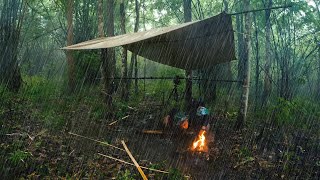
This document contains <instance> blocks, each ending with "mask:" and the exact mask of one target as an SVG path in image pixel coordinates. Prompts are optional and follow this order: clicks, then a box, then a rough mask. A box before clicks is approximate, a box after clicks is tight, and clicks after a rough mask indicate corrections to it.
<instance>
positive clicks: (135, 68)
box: [133, 0, 140, 94]
mask: <svg viewBox="0 0 320 180" xmlns="http://www.w3.org/2000/svg"><path fill="white" fill-rule="evenodd" d="M135 4H136V5H135V11H136V21H135V25H134V32H138V30H139V23H140V21H139V20H140V12H139V10H140V5H139V1H138V0H135ZM133 56H134V78H135V80H134V91H135V93H136V94H137V93H138V55H137V54H134V55H133Z"/></svg>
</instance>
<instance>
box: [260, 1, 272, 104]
mask: <svg viewBox="0 0 320 180" xmlns="http://www.w3.org/2000/svg"><path fill="white" fill-rule="evenodd" d="M271 6H272V0H268V4H267V8H270V7H271ZM270 13H271V10H270V9H267V10H266V11H265V19H266V24H265V26H266V33H265V35H266V36H265V38H266V41H265V46H266V52H265V66H264V73H265V75H264V88H263V95H262V105H263V106H265V105H266V104H267V103H268V98H269V96H270V94H271V88H272V87H271V74H270V67H271V45H270V39H271V38H270V37H271V34H270V32H271V22H270Z"/></svg>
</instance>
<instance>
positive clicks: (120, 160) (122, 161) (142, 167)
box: [98, 153, 169, 174]
mask: <svg viewBox="0 0 320 180" xmlns="http://www.w3.org/2000/svg"><path fill="white" fill-rule="evenodd" d="M98 155H100V156H103V157H106V158H109V159H112V160H115V161H118V162H121V163H124V164H128V165H131V166H135V165H134V164H133V163H129V162H127V161H124V160H122V159H117V158H114V157H112V156H108V155H104V154H101V153H98ZM140 167H141V169H147V170H150V171H154V172H159V173H164V174H169V172H168V171H162V170H158V169H152V168H147V167H144V166H140Z"/></svg>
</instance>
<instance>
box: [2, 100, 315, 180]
mask: <svg viewBox="0 0 320 180" xmlns="http://www.w3.org/2000/svg"><path fill="white" fill-rule="evenodd" d="M25 103H26V102H24V101H22V100H21V99H15V104H20V107H28V106H27V104H25ZM13 107H16V106H13ZM129 109H130V110H129V111H127V112H126V113H125V114H124V117H125V116H127V118H125V119H123V120H119V121H117V122H116V123H114V124H113V125H109V124H110V123H111V122H113V121H114V120H112V121H108V122H106V121H88V119H90V118H88V114H90V111H91V109H90V108H89V107H88V106H86V105H83V106H81V107H80V108H78V109H77V110H75V111H72V112H69V113H70V114H69V117H70V119H71V120H72V121H71V122H72V125H71V131H72V133H76V134H79V135H82V136H85V137H90V138H93V139H96V140H100V141H103V142H107V143H110V144H112V145H115V146H117V147H120V148H122V144H121V140H124V141H125V142H126V143H127V146H128V147H129V149H130V150H131V152H132V154H133V156H134V157H135V158H136V159H137V161H138V163H139V164H140V165H142V166H146V167H150V168H154V169H159V170H165V171H168V172H169V174H163V173H157V172H153V171H149V170H144V171H145V173H146V175H147V176H148V178H149V179H183V177H186V176H187V177H189V179H265V178H272V179H291V178H296V177H297V176H298V175H299V177H305V178H308V179H317V177H319V167H320V165H319V166H317V167H313V169H309V172H308V173H306V174H303V175H301V173H303V172H301V171H294V170H290V168H288V170H287V171H284V170H283V169H285V168H283V167H284V166H286V165H287V166H288V167H289V165H290V164H289V163H291V162H289V161H284V160H283V159H282V160H280V161H279V160H275V154H274V152H272V151H264V152H261V151H259V150H258V147H257V145H256V144H255V143H254V142H252V141H251V140H248V138H250V137H252V134H253V133H254V132H253V131H252V130H250V131H249V130H248V129H244V130H243V131H241V132H236V131H234V130H233V128H232V127H233V124H234V121H233V120H232V119H228V118H226V116H225V115H223V114H220V115H218V114H217V115H216V118H215V122H214V123H213V126H212V128H211V131H212V133H213V134H214V137H215V138H214V142H213V144H212V146H211V147H210V151H209V152H210V159H209V160H205V159H204V158H202V156H198V155H197V154H196V155H194V154H193V155H192V154H190V153H187V152H186V151H184V150H183V149H187V147H188V145H189V144H190V141H192V140H193V138H194V137H192V136H190V137H188V136H185V137H183V138H187V139H189V141H184V140H181V139H180V138H181V137H180V136H177V135H174V134H173V135H171V136H170V135H151V134H144V133H142V130H144V129H145V130H155V129H159V128H160V125H159V122H160V120H161V119H162V117H163V115H164V112H163V110H162V109H163V107H162V106H160V105H157V104H156V103H154V102H152V101H146V102H142V103H140V104H138V105H137V106H136V107H130V108H129ZM36 111H37V109H28V108H9V109H7V110H5V111H3V112H2V113H1V114H0V117H1V119H3V121H2V123H1V124H0V125H1V129H2V130H1V134H0V140H1V141H0V160H1V162H2V165H1V167H0V176H2V178H1V179H19V178H25V179H43V178H53V179H55V178H60V179H68V178H79V179H140V176H139V174H138V171H137V170H136V168H135V167H134V166H129V165H125V164H123V163H120V162H117V161H115V160H112V159H108V158H105V157H103V156H101V155H99V154H98V153H101V154H104V155H108V156H112V157H115V158H118V159H123V160H125V161H127V162H131V161H130V158H129V156H128V155H127V154H126V152H124V151H121V150H118V149H114V148H110V147H108V146H104V145H102V144H101V143H96V142H94V141H92V140H87V139H85V138H81V137H77V136H74V135H71V134H70V133H69V132H68V131H66V130H65V129H61V130H59V131H57V130H51V129H47V128H44V126H43V124H42V123H43V122H42V121H41V120H39V119H36V118H33V116H32V114H33V113H35V112H36ZM186 142H187V143H186ZM316 158H317V157H316ZM286 163H287V164H286ZM299 167H300V166H297V168H299Z"/></svg>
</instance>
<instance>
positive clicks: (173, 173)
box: [168, 168, 184, 180]
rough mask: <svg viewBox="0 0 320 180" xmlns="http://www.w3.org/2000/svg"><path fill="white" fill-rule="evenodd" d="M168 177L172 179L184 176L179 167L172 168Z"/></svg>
mask: <svg viewBox="0 0 320 180" xmlns="http://www.w3.org/2000/svg"><path fill="white" fill-rule="evenodd" d="M168 178H169V179H172V180H183V179H184V176H183V174H182V173H181V172H180V171H179V170H178V169H176V168H172V169H170V170H169V175H168Z"/></svg>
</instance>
